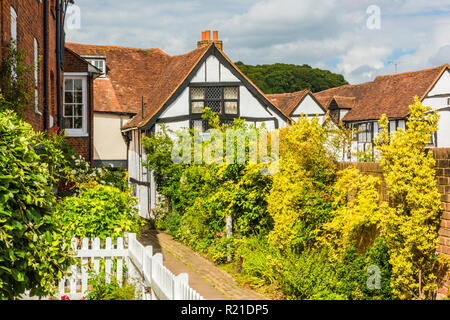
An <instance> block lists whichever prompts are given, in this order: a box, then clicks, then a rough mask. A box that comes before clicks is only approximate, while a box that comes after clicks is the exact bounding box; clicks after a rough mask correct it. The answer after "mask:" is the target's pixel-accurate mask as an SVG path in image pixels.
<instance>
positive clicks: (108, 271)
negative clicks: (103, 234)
mask: <svg viewBox="0 0 450 320" xmlns="http://www.w3.org/2000/svg"><path fill="white" fill-rule="evenodd" d="M105 249H106V252H107V253H108V251H111V249H112V241H111V238H109V237H108V238H106V244H105ZM111 262H112V261H111V257H108V256H106V257H105V279H106V283H107V284H110V283H111Z"/></svg>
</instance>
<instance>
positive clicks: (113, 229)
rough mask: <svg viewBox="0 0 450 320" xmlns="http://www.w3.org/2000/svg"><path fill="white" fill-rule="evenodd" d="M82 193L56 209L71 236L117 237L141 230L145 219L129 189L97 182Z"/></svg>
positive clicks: (63, 201) (65, 231) (82, 188)
mask: <svg viewBox="0 0 450 320" xmlns="http://www.w3.org/2000/svg"><path fill="white" fill-rule="evenodd" d="M80 191H81V192H80V194H79V195H78V196H74V197H67V198H64V199H63V200H62V202H61V203H60V204H59V205H58V208H57V213H58V217H59V219H60V221H61V223H62V224H63V225H64V229H63V231H64V233H65V234H66V235H67V236H68V237H72V236H75V237H79V238H83V237H87V238H93V237H99V238H102V239H104V238H107V237H111V238H112V239H117V238H118V237H121V236H123V234H124V233H125V232H132V233H138V232H139V231H140V228H141V227H142V226H143V224H144V222H143V220H141V219H140V217H139V216H138V213H137V209H136V199H135V198H133V197H132V195H131V193H130V192H129V191H127V192H124V191H121V190H119V189H117V188H115V187H111V186H103V185H94V186H91V187H87V186H86V187H81V189H80Z"/></svg>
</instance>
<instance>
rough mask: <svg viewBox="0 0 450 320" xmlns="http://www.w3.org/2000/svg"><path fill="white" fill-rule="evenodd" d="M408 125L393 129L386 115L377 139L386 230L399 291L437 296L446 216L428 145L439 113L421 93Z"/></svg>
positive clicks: (395, 289) (403, 295)
mask: <svg viewBox="0 0 450 320" xmlns="http://www.w3.org/2000/svg"><path fill="white" fill-rule="evenodd" d="M409 109H410V117H409V119H408V123H407V129H406V130H403V129H399V130H397V131H396V132H395V133H391V134H389V133H388V125H389V121H388V119H387V117H386V116H385V115H383V117H382V118H381V120H380V125H381V128H382V132H381V134H380V135H379V137H378V138H377V139H376V140H375V143H376V146H377V149H378V150H379V151H380V164H381V165H382V167H383V172H384V177H385V180H386V184H387V187H388V195H389V205H388V204H387V203H385V204H384V205H383V206H382V211H383V215H382V217H383V221H382V233H383V237H384V238H385V239H387V243H388V246H389V255H390V263H391V265H392V282H391V286H392V287H393V292H394V294H395V295H397V296H398V297H399V298H401V299H431V298H433V296H434V294H435V292H436V289H437V285H436V269H437V267H438V266H439V260H438V256H437V254H436V250H437V246H438V230H439V224H440V216H441V210H442V209H441V195H440V193H439V191H438V189H437V182H436V172H435V165H436V161H435V160H434V158H433V153H432V152H429V150H427V149H426V147H427V145H428V143H429V141H430V139H431V135H432V134H433V133H434V132H436V131H437V125H438V121H439V115H438V114H437V112H431V111H432V110H431V108H430V107H425V106H423V105H422V104H421V103H420V101H419V99H418V98H417V97H415V98H414V104H412V105H411V106H410V107H409Z"/></svg>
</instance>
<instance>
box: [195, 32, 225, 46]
mask: <svg viewBox="0 0 450 320" xmlns="http://www.w3.org/2000/svg"><path fill="white" fill-rule="evenodd" d="M211 43H214V44H215V45H216V47H217V48H218V49H220V50H223V42H222V40H219V31H217V30H214V31H213V39H212V40H211V31H210V30H206V31H202V40H201V41H199V42H197V47H198V48H200V47H203V46H206V45H209V44H211Z"/></svg>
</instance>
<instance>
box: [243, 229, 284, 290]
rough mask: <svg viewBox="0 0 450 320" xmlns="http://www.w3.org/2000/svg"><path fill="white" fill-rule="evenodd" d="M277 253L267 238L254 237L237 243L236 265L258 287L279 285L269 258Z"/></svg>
mask: <svg viewBox="0 0 450 320" xmlns="http://www.w3.org/2000/svg"><path fill="white" fill-rule="evenodd" d="M276 255H277V252H276V250H275V249H273V248H272V247H271V246H269V244H268V242H267V237H263V236H253V237H250V238H244V239H240V240H238V241H236V254H235V258H234V260H235V264H237V267H238V270H239V272H240V273H241V274H242V275H244V276H246V278H247V279H248V280H249V281H250V282H251V283H252V284H253V285H255V286H256V287H260V286H263V285H272V284H275V283H277V278H276V276H275V274H274V273H273V270H272V269H271V267H270V265H269V263H268V257H275V256H276Z"/></svg>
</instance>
